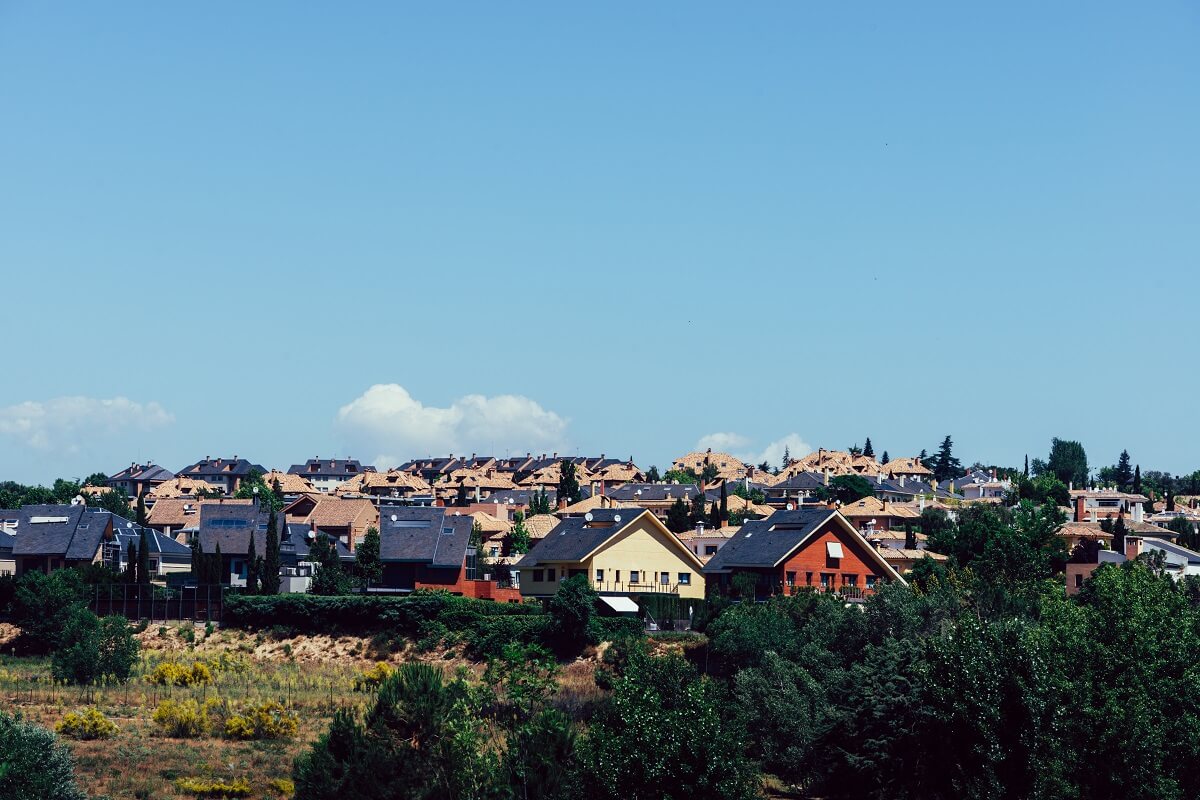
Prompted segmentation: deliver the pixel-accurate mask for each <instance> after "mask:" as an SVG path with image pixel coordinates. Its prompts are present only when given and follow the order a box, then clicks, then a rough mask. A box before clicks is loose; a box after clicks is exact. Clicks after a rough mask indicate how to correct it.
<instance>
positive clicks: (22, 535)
mask: <svg viewBox="0 0 1200 800" xmlns="http://www.w3.org/2000/svg"><path fill="white" fill-rule="evenodd" d="M0 516H2V517H4V518H5V519H15V520H17V528H16V539H14V540H13V556H58V557H60V558H65V559H67V560H69V561H85V560H90V559H92V558H94V557H95V555H96V551H97V550H99V549H100V542H101V541H102V540H103V539H104V534H105V533H106V532H107V531H108V530H109V528H110V524H111V516H112V515H110V514H109V513H108V512H107V511H102V510H99V509H89V508H88V507H87V506H84V505H77V506H72V505H58V504H50V505H32V506H23V507H21V508H20V509H14V510H11V511H4V512H0Z"/></svg>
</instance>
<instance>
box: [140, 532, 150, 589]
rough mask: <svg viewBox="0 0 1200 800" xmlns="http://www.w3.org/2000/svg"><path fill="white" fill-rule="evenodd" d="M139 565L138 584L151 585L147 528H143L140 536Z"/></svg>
mask: <svg viewBox="0 0 1200 800" xmlns="http://www.w3.org/2000/svg"><path fill="white" fill-rule="evenodd" d="M137 565H138V567H137V582H138V583H141V584H147V583H150V544H149V542H147V541H146V529H145V528H142V532H141V534H140V535H139V536H138V553H137Z"/></svg>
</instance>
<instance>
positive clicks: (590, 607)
mask: <svg viewBox="0 0 1200 800" xmlns="http://www.w3.org/2000/svg"><path fill="white" fill-rule="evenodd" d="M597 597H598V595H597V594H596V590H595V589H593V588H592V584H591V583H590V582H589V581H588V578H587V576H586V575H576V576H574V577H571V578H567V579H566V580H565V581H563V582H562V583H560V584H559V586H558V591H557V592H555V593H554V597H552V598H550V603H549V604H548V606H547V608H546V611H547V613H548V614H549V615H550V631H549V633H548V638H549V641H550V642H551V643H552V645H553V647H554V650H555V652H557V653H559V654H560V655H563V656H575V655H578V654H579V653H580V651H582V650H583V648H584V647H585V646H586V645H588V644H589V643H590V642H591V641H592V638H593V637H592V634H591V622H592V615H593V614H594V613H595V611H596V599H597Z"/></svg>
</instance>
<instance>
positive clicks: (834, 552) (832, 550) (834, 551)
mask: <svg viewBox="0 0 1200 800" xmlns="http://www.w3.org/2000/svg"><path fill="white" fill-rule="evenodd" d="M825 552H826V553H828V554H829V557H830V558H841V557H842V543H841V542H826V543H825Z"/></svg>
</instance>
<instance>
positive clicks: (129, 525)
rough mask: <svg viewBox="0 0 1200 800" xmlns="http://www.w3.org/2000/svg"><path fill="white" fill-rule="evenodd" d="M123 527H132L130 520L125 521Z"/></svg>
mask: <svg viewBox="0 0 1200 800" xmlns="http://www.w3.org/2000/svg"><path fill="white" fill-rule="evenodd" d="M125 527H126V528H132V527H133V523H132V522H126V523H125Z"/></svg>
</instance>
